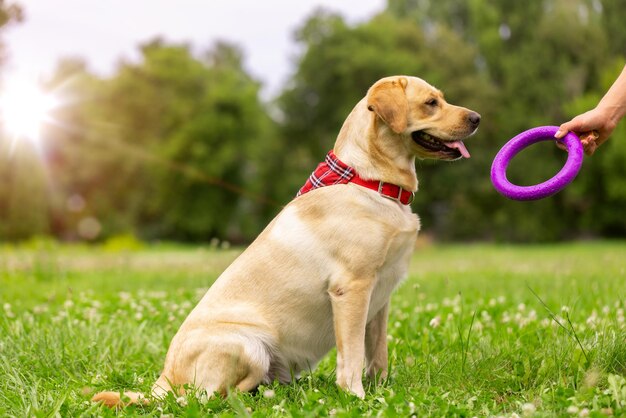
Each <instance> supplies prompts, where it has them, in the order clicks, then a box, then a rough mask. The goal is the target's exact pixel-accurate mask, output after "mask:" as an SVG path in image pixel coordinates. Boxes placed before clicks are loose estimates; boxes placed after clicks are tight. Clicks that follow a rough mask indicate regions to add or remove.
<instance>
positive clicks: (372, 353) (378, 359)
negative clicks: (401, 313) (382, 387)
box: [365, 302, 389, 380]
mask: <svg viewBox="0 0 626 418" xmlns="http://www.w3.org/2000/svg"><path fill="white" fill-rule="evenodd" d="M388 316H389V302H387V303H386V304H385V306H383V307H382V308H381V309H380V311H378V313H377V314H376V315H375V316H374V317H373V318H372V319H371V320H370V322H368V324H367V327H366V328H365V357H366V359H367V375H368V377H369V378H370V379H374V380H375V379H377V378H378V379H383V380H384V379H386V378H387V317H388Z"/></svg>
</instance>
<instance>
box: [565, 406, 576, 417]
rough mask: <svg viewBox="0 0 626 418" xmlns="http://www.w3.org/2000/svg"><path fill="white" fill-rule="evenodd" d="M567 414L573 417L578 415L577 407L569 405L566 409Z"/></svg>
mask: <svg viewBox="0 0 626 418" xmlns="http://www.w3.org/2000/svg"><path fill="white" fill-rule="evenodd" d="M567 413H568V414H572V415H575V414H577V413H578V407H577V406H576V405H570V406H568V407H567Z"/></svg>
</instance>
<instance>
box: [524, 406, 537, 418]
mask: <svg viewBox="0 0 626 418" xmlns="http://www.w3.org/2000/svg"><path fill="white" fill-rule="evenodd" d="M535 412H537V408H536V407H535V405H534V404H532V403H525V404H524V405H522V414H523V415H524V416H525V417H529V416H532V415H534V414H535Z"/></svg>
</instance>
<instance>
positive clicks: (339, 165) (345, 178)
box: [297, 151, 415, 205]
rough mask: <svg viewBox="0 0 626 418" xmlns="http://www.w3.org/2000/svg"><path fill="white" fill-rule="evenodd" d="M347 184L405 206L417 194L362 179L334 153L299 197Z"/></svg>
mask: <svg viewBox="0 0 626 418" xmlns="http://www.w3.org/2000/svg"><path fill="white" fill-rule="evenodd" d="M346 183H354V184H358V185H359V186H363V187H366V188H368V189H372V190H375V191H377V192H378V193H380V195H381V196H384V197H386V198H388V199H391V200H395V201H397V202H400V203H402V204H403V205H409V204H411V202H412V201H413V198H414V197H415V193H413V192H411V191H409V190H405V189H403V188H402V187H400V186H397V185H395V184H391V183H385V182H382V181H378V180H365V179H363V178H361V177H360V176H359V175H358V174H357V172H356V171H355V170H354V168H352V167H350V166H349V165H347V164H345V163H344V162H343V161H341V160H340V159H339V158H337V156H336V155H335V153H334V152H332V151H330V152H329V153H328V154H327V155H326V158H325V159H324V162H323V163H320V164H319V165H318V166H317V168H316V169H315V171H314V172H313V173H311V176H309V179H308V180H307V181H306V183H305V184H304V186H302V188H301V189H300V191H298V194H297V196H300V195H303V194H305V193H307V192H310V191H311V190H313V189H317V188H319V187H324V186H331V185H333V184H346Z"/></svg>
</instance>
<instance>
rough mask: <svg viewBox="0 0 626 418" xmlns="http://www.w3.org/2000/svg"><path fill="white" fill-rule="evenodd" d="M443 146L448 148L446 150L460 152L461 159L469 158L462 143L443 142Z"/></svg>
mask: <svg viewBox="0 0 626 418" xmlns="http://www.w3.org/2000/svg"><path fill="white" fill-rule="evenodd" d="M444 144H446V147H448V148H454V149H458V150H459V151H460V152H461V155H462V156H463V157H465V158H469V157H470V153H469V151H468V150H467V148H466V147H465V144H464V143H463V141H454V142H444Z"/></svg>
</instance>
